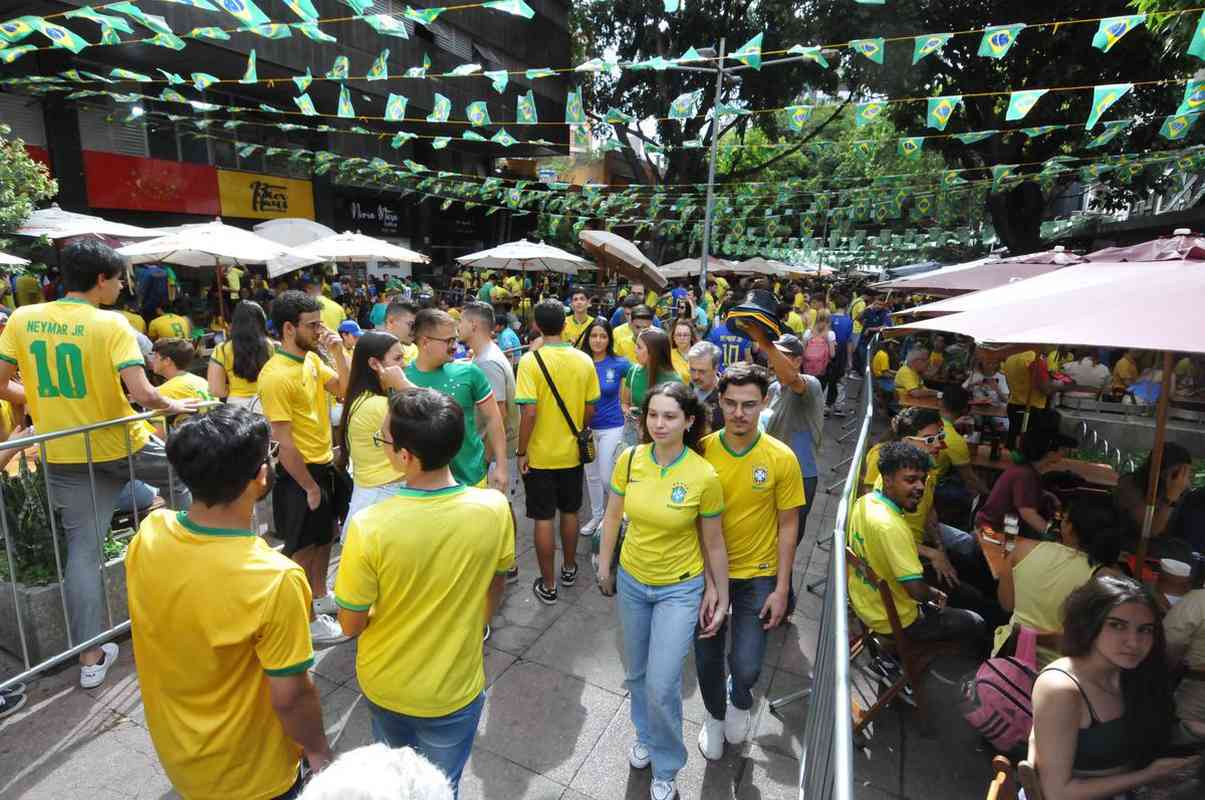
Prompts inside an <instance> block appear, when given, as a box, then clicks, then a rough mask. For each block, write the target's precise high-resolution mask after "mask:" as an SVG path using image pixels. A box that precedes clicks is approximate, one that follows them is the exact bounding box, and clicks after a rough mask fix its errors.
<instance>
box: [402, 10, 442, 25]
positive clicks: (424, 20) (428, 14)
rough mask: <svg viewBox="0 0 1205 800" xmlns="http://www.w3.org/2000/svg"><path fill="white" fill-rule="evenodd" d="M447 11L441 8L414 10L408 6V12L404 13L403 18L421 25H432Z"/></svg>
mask: <svg viewBox="0 0 1205 800" xmlns="http://www.w3.org/2000/svg"><path fill="white" fill-rule="evenodd" d="M445 11H447V9H446V8H439V7H436V8H423V9H413V8H411V7H410V6H406V10H405V11H403V12H402V16H403V17H405V18H406V19H408V20H411V21H413V22H417V23H419V24H420V25H430V24H431V23H432V22H434V21H435V20H436V19H438V17H439V15H440V14H442V13H444V12H445Z"/></svg>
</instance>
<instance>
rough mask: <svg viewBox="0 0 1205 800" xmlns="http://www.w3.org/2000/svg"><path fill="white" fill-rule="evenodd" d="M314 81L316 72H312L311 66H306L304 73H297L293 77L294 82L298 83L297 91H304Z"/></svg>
mask: <svg viewBox="0 0 1205 800" xmlns="http://www.w3.org/2000/svg"><path fill="white" fill-rule="evenodd" d="M313 82H314V73H312V72H310V68H309V67H306V68H305V74H304V75H295V76H294V77H293V83H295V84H296V85H297V91H299V92H304V91H305V90H306V89H308V88H310V84H311V83H313Z"/></svg>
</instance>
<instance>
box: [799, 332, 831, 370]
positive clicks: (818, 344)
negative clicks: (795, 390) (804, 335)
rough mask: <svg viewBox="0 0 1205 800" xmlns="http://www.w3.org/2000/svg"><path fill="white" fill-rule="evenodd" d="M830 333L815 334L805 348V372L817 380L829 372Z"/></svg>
mask: <svg viewBox="0 0 1205 800" xmlns="http://www.w3.org/2000/svg"><path fill="white" fill-rule="evenodd" d="M828 359H829V353H828V333H827V332H825V333H823V334H813V335H812V338H810V339H808V341H807V344H805V345H804V347H803V371H804V372H806V373H807V374H808V375H815V376H816V377H817V378H822V377H824V373H825V371H826V370H828Z"/></svg>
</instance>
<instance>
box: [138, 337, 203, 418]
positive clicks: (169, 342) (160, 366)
mask: <svg viewBox="0 0 1205 800" xmlns="http://www.w3.org/2000/svg"><path fill="white" fill-rule="evenodd" d="M196 353H197V351H196V349H195V348H194V347H193V346H192V343H191V342H186V341H184V340H183V339H176V338H174V337H170V338H167V339H160V340H159V341H157V342H155V344H154V346H153V347H152V348H151V359H150V361H151V372H154V373H155V374H156V375H158V376H159V377H161V378H163V379H164V381H163V383H162V384H160V385H159V394H161V395H163V396H164V397H166V398H167V399H169V400H198V401H200V402H205V401H209V400H213V399H214V398H213V395H211V394H210V393H209V381H207V380H205V379H204V378H202V377H201V376H200V375H194V374H193V373H191V372H189V371H188V368H189V367H191V366H192V362H193V359H194V358H195V357H196ZM178 419H179V418H177V419H169V420H168V422H169V423H171V424H175V423H176V422H177V421H178Z"/></svg>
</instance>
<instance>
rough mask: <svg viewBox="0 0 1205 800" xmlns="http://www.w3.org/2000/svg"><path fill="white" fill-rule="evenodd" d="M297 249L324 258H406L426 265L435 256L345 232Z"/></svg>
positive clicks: (405, 259) (314, 256)
mask: <svg viewBox="0 0 1205 800" xmlns="http://www.w3.org/2000/svg"><path fill="white" fill-rule="evenodd" d="M295 252H297V253H299V254H301V255H305V256H311V257H313V258H316V259H318V260H321V261H336V262H340V263H347V262H351V261H405V262H410V263H418V264H426V263H427V262H429V261H430V260H431V259H429V258H427V257H426V256H425V255H423V254H422V253H416V252H414V251H413V250H407V249H406V248H405V247H398V246H397V245H395V244H390V243H389V242H386V241H382V240H381V239H374V238H372V237H371V236H365V235H363V234H360V233H351V232H344V233H339V234H335V235H334V236H327V237H324V238H322V239H318V240H317V241H314V242H310V243H309V244H304V245H301V246H300V247H297V248H296V249H295Z"/></svg>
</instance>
